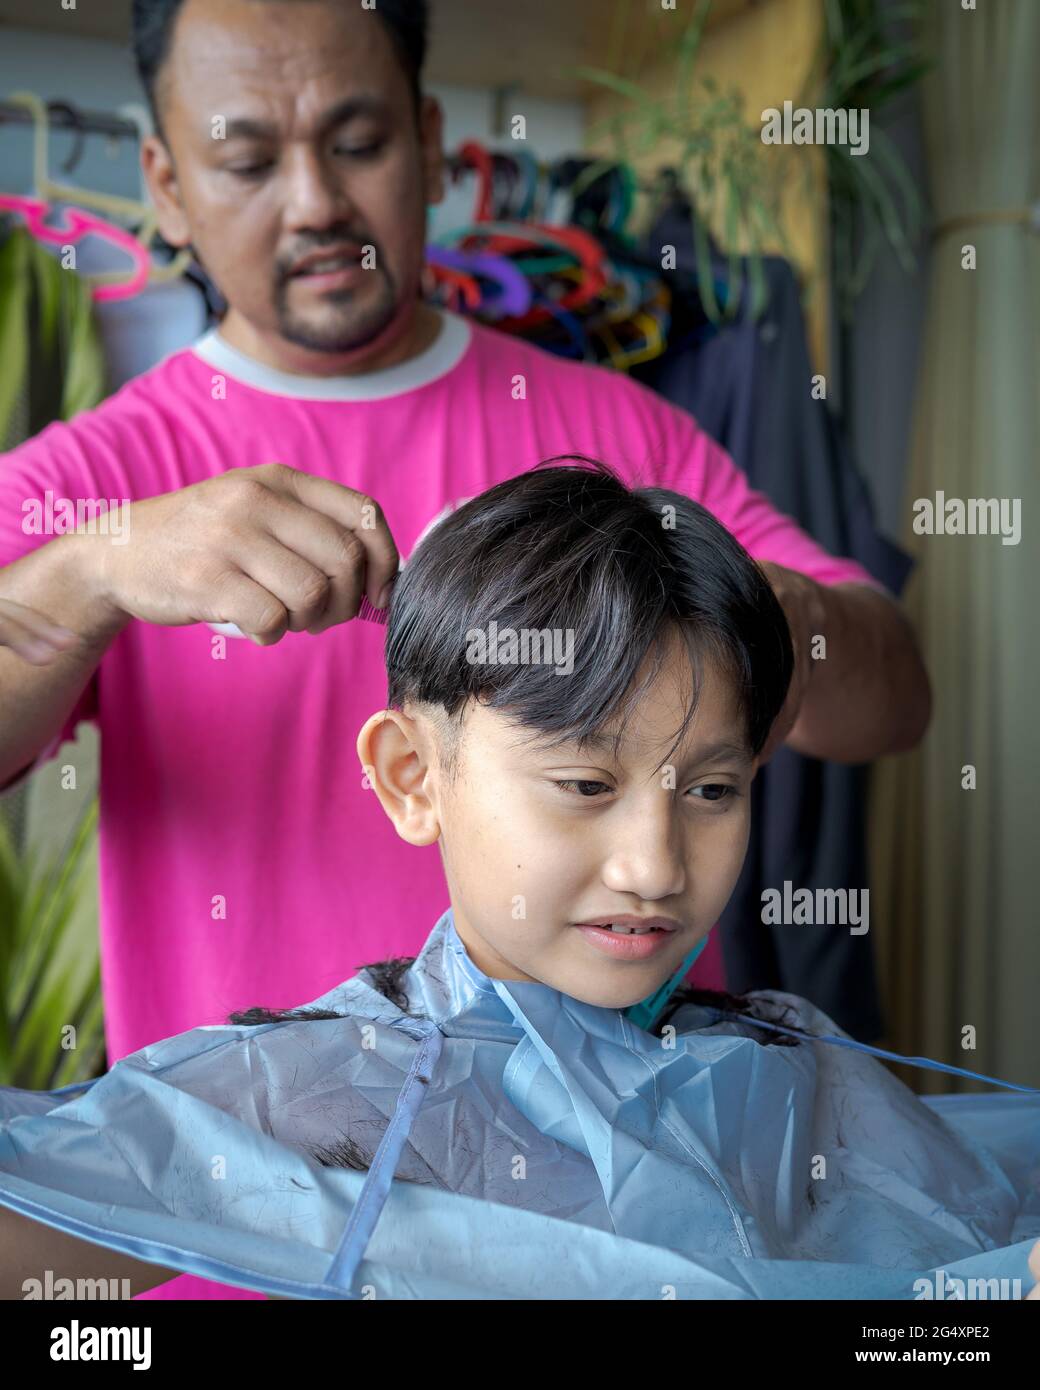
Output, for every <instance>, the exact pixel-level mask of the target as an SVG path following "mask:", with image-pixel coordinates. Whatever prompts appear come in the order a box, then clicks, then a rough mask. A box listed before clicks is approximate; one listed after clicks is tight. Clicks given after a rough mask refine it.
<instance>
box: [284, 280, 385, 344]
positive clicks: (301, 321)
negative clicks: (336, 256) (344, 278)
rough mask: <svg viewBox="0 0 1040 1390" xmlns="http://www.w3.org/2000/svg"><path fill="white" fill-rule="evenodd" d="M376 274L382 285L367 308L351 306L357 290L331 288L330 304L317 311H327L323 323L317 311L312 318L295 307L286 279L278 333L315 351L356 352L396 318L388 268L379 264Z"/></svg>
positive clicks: (376, 337)
mask: <svg viewBox="0 0 1040 1390" xmlns="http://www.w3.org/2000/svg"><path fill="white" fill-rule="evenodd" d="M373 274H374V275H378V276H379V282H380V286H381V293H380V294H379V295H378V296H377V297H376V300H375V302H374V303H372V304H370V305H369V306H368V307H367V308H365V309H352V306H351V300H352V299H354V298H355V295H356V292H355V291H354V290H340V291H338V292H337V291H331V292H330V293H329V294H328V295H326V296H325V300H326V306H327V307H326V308H325V309H324V311H320V310H319V311H318V312H323V313H324V315H325V322H324V323H321V324H319V323H318V322H316V320H317V317H318V312H316V313H315V315H314V317H313V319H312V318H311V317H309V316H308V315H306V314H303V313H300V311H299V310H295V309H293V308H292V306H291V305H290V304H289V294H288V285H289V282H288V281H283V283H282V285H281V286H280V287H279V290H278V294H277V298H276V301H275V312H276V314H277V316H278V331H279V333H280V334H281V336H282V337H283V338H284V339H285V340H286V342H289V343H295V344H296V346H297V347H303V348H309V349H310V350H311V351H313V352H337V353H338V352H343V353H346V352H356V351H357V350H358V349H359V348H363V347H367V346H368V345H369V343H373V342H375V341H376V339H378V338H379V337H381V336H382V334H383V333H385V332H386V330H387V328H388V327H389V326H390V324H391V323H392V322H393V320H394V319H395V317H396V316H397V314H398V311H399V309H400V305H399V304H398V302H397V295H396V294H395V292H394V285H393V282H392V280H391V278H390V276H389V274H388V273H387V271H386V270H385V269H384V268H383V267H382V266H380V267H379V268H378V269H377V270H375V271H373ZM337 295H338V297H337Z"/></svg>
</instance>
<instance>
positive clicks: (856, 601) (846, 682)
mask: <svg viewBox="0 0 1040 1390" xmlns="http://www.w3.org/2000/svg"><path fill="white" fill-rule="evenodd" d="M759 563H760V568H761V569H762V570H763V571H764V572H765V575H766V578H767V579H768V580H769V582H770V584H771V585H772V587H773V592H774V593H775V594H776V596H777V598H778V599H779V601H780V606H781V607H782V608H783V610H784V613H785V615H786V617H787V622H788V625H789V627H790V629H791V641H792V643H793V646H794V659H795V666H794V675H793V676H792V679H791V687H790V691H789V694H788V697H787V700H786V702H785V704H784V708H783V709H782V710H781V712H780V715H779V716H778V718H777V720H776V723H775V725H774V727H773V730H772V732H771V734H770V737H769V740H768V742H767V744H766V747H765V749H764V750H763V752H762V755H761V757H760V761H762V762H764V761H765V760H766V758H768V757H770V756H771V754H773V753H774V752H775V751H776V749H777V748H778V747H779V746H780V744H781V743H785V742H786V743H787V745H788V747H790V748H793V749H794V750H795V752H796V753H805V754H807V755H808V756H809V757H813V758H830V759H832V760H833V761H834V762H839V763H862V762H869V761H870V759H872V758H877V757H880V756H881V755H882V754H885V753H901V752H903V751H905V750H906V749H908V748H912V747H913V746H914V744H916V743H917V742H918V741H919V740H920V739H921V737H922V735H923V734H924V731H925V729H926V728H927V727H928V721H929V719H930V717H931V687H930V685H929V682H928V675H927V672H926V671H925V668H924V663H923V662H922V660H921V656H920V653H919V651H918V648H917V640H916V638H915V636H914V632H913V629H912V628H911V626H910V624H909V622H908V621H907V620H906V618H905V617H904V616H903V613H902V611H901V609H900V607H899V605H898V603H896V601H895V600H894V599H892V598H890V597H889V596H888V595H886V594H884V593H881V592H879V591H878V590H876V589H873V588H870V587H868V586H867V585H865V584H834V585H831V586H830V587H826V588H825V587H824V586H823V585H821V584H817V583H816V581H815V580H813V579H809V578H808V577H807V576H806V575H804V574H797V573H796V572H795V571H793V570H789V569H785V568H784V567H783V566H782V565H776V564H772V563H770V562H761V561H760V562H759ZM817 638H823V639H824V640H823V641H822V642H821V643H820V644H819V650H817V651H815V652H814V641H815V639H817Z"/></svg>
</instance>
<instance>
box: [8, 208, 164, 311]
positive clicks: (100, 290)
mask: <svg viewBox="0 0 1040 1390" xmlns="http://www.w3.org/2000/svg"><path fill="white" fill-rule="evenodd" d="M4 209H7V210H8V211H10V212H17V213H20V214H21V216H22V217H24V218H25V222H26V225H27V227H28V230H29V232H30V234H31V235H32V236H33V237H35V238H36V239H37V241H49V242H52V243H56V244H57V245H59V246H68V245H70V244H71V245H75V244H76V243H77V242H78V241H80V240H81V239H82V238H83V237H84V236H87V235H93V236H99V237H101V238H103V240H105V241H109V242H111V243H112V244H113V245H114V246H118V247H119V249H120V250H121V251H125V252H126V253H127V254H128V255H129V256H130V257H131V258H132V259H133V261H134V264H135V267H136V269H135V271H134V273H133V275H132V276H131V277H130V279H129V280H128V279H126V277H125V274H123V273H122V272H120V274H121V276H122V279H121V283H119V284H116V285H112V284H107V285H104V284H103V285H94V287H93V297H94V299H95V300H97V301H98V302H103V301H106V300H115V299H130V298H132V297H133V296H134V295H135V294H139V293H140V292H141V290H143V289H144V288H145V286H146V285H147V284H148V272H149V268H150V261H149V257H148V252H147V251H146V250H145V249H144V247H143V246H142V245H141V243H140V242H139V241H138V240H137V238H136V237H134V236H131V234H130V233H129V232H127V231H124V229H123V228H122V227H115V226H113V225H112V223H111V222H104V221H102V219H101V218H100V217H95V216H94V214H93V213H91V212H83V211H81V210H80V209H79V208H65V209H63V211H62V225H60V226H52V225H48V223H47V221H46V218H47V217H48V216H49V215H50V214H51V213H53V211H54V209H53V207H52V205H51V204H50V203H47V202H44V201H43V199H41V198H24V197H21V196H20V195H18V194H13V193H0V210H4ZM84 278H85V279H86V280H87V281H88V283H90V282H92V281H93V278H94V277H92V276H89V275H88V276H85V277H84Z"/></svg>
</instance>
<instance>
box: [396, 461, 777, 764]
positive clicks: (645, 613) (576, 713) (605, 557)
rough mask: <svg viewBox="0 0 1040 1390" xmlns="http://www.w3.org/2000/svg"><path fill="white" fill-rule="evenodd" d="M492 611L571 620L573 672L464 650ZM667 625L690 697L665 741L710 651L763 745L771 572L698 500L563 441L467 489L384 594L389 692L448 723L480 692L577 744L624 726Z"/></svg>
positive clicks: (773, 633) (770, 714)
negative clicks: (645, 481)
mask: <svg viewBox="0 0 1040 1390" xmlns="http://www.w3.org/2000/svg"><path fill="white" fill-rule="evenodd" d="M492 620H494V621H496V622H497V624H498V631H499V632H501V631H502V630H503V629H505V628H511V629H513V630H514V631H519V630H520V629H524V628H526V629H528V630H538V631H546V632H548V631H557V632H560V631H562V632H567V631H571V632H573V634H574V639H573V640H574V652H573V663H574V668H573V671H572V672H570V674H568V675H566V676H561V675H559V674H557V672H556V669H555V667H554V665H553V663H552V662H551V661H547V660H536V661H533V662H528V663H526V664H525V663H524V662H513V663H505V662H489V663H487V664H480V663H478V662H474V661H472V660H468V659H467V637H466V634H467V633H469V632H471V631H474V630H476V631H478V632H483V633H487V632H488V630H489V624H490V623H491V622H492ZM670 632H678V633H680V634H681V635H682V637H683V638H685V641H686V644H687V647H688V650H689V652H690V658H691V669H692V672H693V673H694V696H693V698H692V699H691V702H690V706H689V709H688V711H687V713H686V717H685V719H684V720H683V723H682V725H681V727H680V728H679V730H678V731H677V734H676V742H675V745H673V749H672V750H670V752H669V754H668V756H669V757H670V756H671V751H674V748H675V747H676V746H678V744H679V743H680V742H681V740H682V737H683V734H684V733H685V731H686V728H687V725H688V724H689V722H690V719H691V718H692V717H693V714H694V712H695V706H696V686H697V684H698V673H699V672H700V670H701V669H702V667H703V664H704V661H705V658H712V659H714V661H715V662H716V663H717V664H718V666H719V667H720V668H721V670H722V672H723V674H724V675H725V676H726V677H728V678H729V680H730V681H732V683H733V688H734V691H735V694H736V697H737V700H738V703H739V707H740V710H741V713H742V715H743V718H744V722H745V728H746V733H747V741H748V746H749V748H750V750H751V752H752V753H754V754H757V753H759V752H761V750H762V748H763V746H764V744H765V742H766V738H767V736H768V734H769V730H770V728H771V727H772V724H773V721H774V720H775V718H776V716H777V715H778V714H779V712H780V709H781V707H782V705H783V703H784V699H785V697H786V695H787V687H788V684H789V682H790V679H791V671H792V666H793V655H792V648H791V637H790V632H789V629H788V626H787V621H786V619H785V617H784V613H783V610H782V608H781V607H780V604H779V602H778V601H777V599H776V597H775V595H774V594H773V590H772V587H771V586H770V584H769V581H768V580H767V579H766V577H765V575H764V574H763V573H762V571H761V570H760V569H759V568H758V566H757V565H756V564H755V562H754V561H753V560H752V559H751V557H750V556H749V555H748V553H747V552H746V551H745V550H744V548H743V547H742V546H741V545H740V544H739V542H738V541H736V540H735V539H734V537H733V536H731V535H730V533H729V532H728V531H727V530H726V528H725V527H724V526H723V525H722V524H721V523H720V522H718V521H717V520H716V519H715V518H714V517H713V516H712V515H711V513H710V512H708V511H706V510H705V508H704V507H702V506H700V505H699V503H697V502H694V501H692V500H691V499H690V498H688V497H684V496H683V495H682V494H681V493H678V492H669V491H667V490H666V489H664V488H650V487H648V488H629V487H627V486H626V485H625V483H624V482H623V481H622V480H621V479H620V478H619V477H618V476H617V474H616V473H615V472H614V471H613V470H612V469H611V468H609V467H608V466H607V465H606V464H603V463H599V462H596V461H595V460H592V459H587V458H584V457H582V456H580V455H562V456H559V457H557V458H552V459H547V460H546V461H545V463H544V464H541V465H539V466H538V467H537V468H534V469H532V470H531V471H529V472H527V473H522V474H520V475H518V476H517V477H514V478H509V479H507V480H506V481H505V482H502V483H498V484H497V485H496V486H494V487H492V488H490V489H489V490H488V491H487V492H483V493H481V494H480V496H478V497H475V498H473V499H472V500H471V501H469V502H467V503H465V504H464V505H463V506H461V507H459V508H458V510H457V511H455V512H452V513H451V514H450V515H449V516H447V517H446V518H445V519H444V520H443V521H441V522H440V523H439V524H438V525H437V526H436V527H434V529H433V530H432V531H431V532H430V533H429V534H428V535H427V536H426V537H425V539H424V540H423V541H422V543H421V544H420V545H419V546H418V548H417V549H416V550H415V552H414V553H413V555H412V556H411V558H410V559H409V561H408V563H407V565H405V566H404V567H403V569H402V570H401V572H400V574H399V576H398V579H397V582H396V584H395V585H394V593H393V599H392V602H391V606H390V614H389V620H388V625H387V639H386V669H387V679H388V692H387V699H388V703H389V704H390V705H391V706H395V707H402V706H403V705H404V704H405V702H406V701H407V702H413V703H414V702H418V703H421V704H425V705H428V706H433V707H438V708H439V709H440V710H442V711H444V712H445V713H446V714H447V716H448V718H449V720H450V721H452V722H456V721H457V719H458V718H459V717H460V716H461V715H462V714H463V712H464V710H465V707H466V705H467V703H468V702H469V700H470V699H472V698H477V699H479V700H481V701H482V702H483V703H485V704H486V705H488V706H489V707H490V708H492V709H498V710H503V711H505V712H507V713H508V714H509V716H510V717H511V718H513V719H514V720H515V721H516V722H517V724H519V725H520V726H522V727H524V728H528V729H531V730H533V731H535V732H536V733H538V734H541V735H542V736H544V737H545V739H546V741H547V742H549V743H551V744H556V743H563V742H571V741H575V742H577V743H578V744H579V746H580V745H581V744H583V743H584V742H585V741H586V740H588V739H589V738H591V737H592V736H593V735H597V734H602V731H603V728H604V726H605V725H606V724H607V723H608V721H610V720H611V719H612V718H613V717H614V716H615V715H616V716H618V719H619V729H618V733H617V738H618V739H620V737H621V733H622V732H623V727H624V722H625V718H626V716H627V712H628V711H630V710H631V708H632V707H633V705H634V704H635V702H636V700H637V698H638V695H639V694H640V693H641V690H642V689H643V688H645V685H648V684H649V683H650V682H651V681H652V680H653V679H654V677H655V676H656V674H657V671H658V669H659V667H660V665H661V662H662V658H663V655H664V652H663V642H662V639H663V638H664V637H665V636H666V635H667V634H668V633H670ZM647 657H650V658H652V660H651V663H650V666H649V668H648V673H647V676H646V680H645V682H644V686H640V688H639V689H638V690H637V689H636V688H635V686H634V682H635V678H636V675H637V672H638V671H639V669H640V667H641V666H642V664H643V662H644V659H646V658H647ZM449 727H450V725H449ZM451 756H452V749H451V748H448V749H447V750H446V761H448V762H450V761H451Z"/></svg>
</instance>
